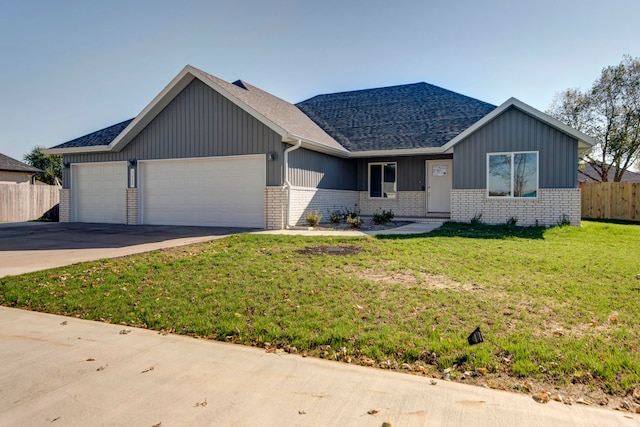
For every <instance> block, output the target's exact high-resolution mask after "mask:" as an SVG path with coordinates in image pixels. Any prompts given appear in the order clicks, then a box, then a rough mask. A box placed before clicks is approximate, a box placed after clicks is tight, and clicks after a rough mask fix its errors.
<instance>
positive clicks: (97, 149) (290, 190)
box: [46, 66, 596, 229]
mask: <svg viewBox="0 0 640 427" xmlns="http://www.w3.org/2000/svg"><path fill="white" fill-rule="evenodd" d="M595 142H596V141H594V140H593V139H591V138H590V137H588V136H586V135H584V134H582V133H580V132H578V131H576V130H574V129H571V128H569V127H568V126H566V125H564V124H562V123H560V122H558V121H557V120H555V119H553V118H551V117H549V116H547V115H546V114H544V113H541V112H540V111H537V110H535V109H534V108H532V107H530V106H528V105H526V104H524V103H522V102H520V101H518V100H517V99H514V98H511V99H509V100H507V101H506V102H505V103H503V104H502V105H500V106H494V105H491V104H487V103H485V102H482V101H479V100H476V99H473V98H469V97H467V96H464V95H461V94H458V93H455V92H452V91H449V90H446V89H442V88H439V87H436V86H433V85H429V84H426V83H417V84H410V85H401V86H393V87H386V88H379V89H369V90H358V91H353V92H344V93H336V94H328V95H320V96H316V97H314V98H311V99H309V100H306V101H304V102H301V103H299V104H297V105H293V104H290V103H288V102H286V101H284V100H282V99H280V98H277V97H276V96H274V95H271V94H269V93H267V92H265V91H263V90H261V89H258V88H257V87H255V86H252V85H250V84H249V83H247V82H244V81H241V80H238V81H236V82H233V83H228V82H226V81H224V80H222V79H219V78H217V77H215V76H212V75H210V74H207V73H205V72H203V71H201V70H199V69H197V68H194V67H191V66H186V67H185V68H184V69H183V70H182V71H181V72H180V73H179V74H178V75H177V76H176V77H175V78H174V79H173V80H172V81H171V82H170V83H169V84H168V85H167V86H166V87H165V88H164V89H163V90H162V91H161V92H160V93H159V94H158V95H157V96H156V97H155V98H154V99H153V100H152V101H151V103H149V105H147V106H146V107H145V108H144V109H143V110H142V112H140V114H138V115H137V116H136V117H135V118H133V119H131V120H127V121H124V122H121V123H118V124H115V125H113V126H110V127H108V128H105V129H102V130H99V131H97V132H93V133H91V134H89V135H85V136H82V137H80V138H77V139H74V140H72V141H68V142H65V143H63V144H60V145H57V146H55V147H53V148H51V149H48V150H46V152H47V153H50V154H62V155H63V164H64V169H63V189H62V190H61V194H60V220H61V221H73V222H76V221H77V222H107V223H126V224H169V225H171V224H174V225H207V226H242V227H255V228H267V229H281V228H285V227H287V226H288V225H295V224H298V223H302V222H303V217H304V212H305V211H307V210H310V209H313V210H316V209H317V210H319V211H320V212H322V213H324V214H325V218H326V217H328V215H327V214H326V213H328V212H330V211H333V210H336V209H340V208H341V207H349V208H353V207H357V208H358V209H359V210H360V211H361V214H362V215H371V214H373V213H375V212H376V211H380V210H383V209H384V210H389V209H391V210H393V212H394V213H395V215H396V216H411V217H418V218H426V217H429V216H437V217H441V218H442V217H445V218H451V219H452V220H454V221H469V220H471V219H472V218H478V217H481V218H482V220H483V221H485V222H488V223H503V222H506V221H507V220H509V219H512V218H517V220H518V224H520V225H529V224H545V225H551V224H556V223H558V222H559V221H562V220H567V219H568V220H569V221H570V222H571V224H573V225H578V224H579V223H580V190H579V189H578V188H577V185H578V179H577V166H578V155H579V153H580V152H581V151H583V150H588V149H590V148H591V146H592V145H594V144H595Z"/></svg>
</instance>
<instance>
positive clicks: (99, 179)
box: [72, 162, 127, 224]
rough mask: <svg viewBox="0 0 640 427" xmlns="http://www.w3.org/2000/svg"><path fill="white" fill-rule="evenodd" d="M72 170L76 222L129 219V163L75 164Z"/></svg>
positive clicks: (104, 221)
mask: <svg viewBox="0 0 640 427" xmlns="http://www.w3.org/2000/svg"><path fill="white" fill-rule="evenodd" d="M72 173H73V184H72V186H73V188H74V205H75V221H77V222H102V223H112V224H124V223H125V222H126V188H127V166H126V163H124V162H119V163H93V164H87V165H82V164H80V165H73V172H72Z"/></svg>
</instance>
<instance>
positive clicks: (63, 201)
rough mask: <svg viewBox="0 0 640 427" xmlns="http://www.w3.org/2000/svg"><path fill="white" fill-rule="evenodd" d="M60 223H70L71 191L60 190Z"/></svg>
mask: <svg viewBox="0 0 640 427" xmlns="http://www.w3.org/2000/svg"><path fill="white" fill-rule="evenodd" d="M59 212H60V219H59V220H58V221H60V222H71V190H70V189H68V188H63V189H60V211H59Z"/></svg>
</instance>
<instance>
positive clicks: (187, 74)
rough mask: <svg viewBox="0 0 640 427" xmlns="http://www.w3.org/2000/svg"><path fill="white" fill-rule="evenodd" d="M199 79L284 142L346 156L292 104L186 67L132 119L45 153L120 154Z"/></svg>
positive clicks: (343, 151) (188, 66)
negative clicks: (112, 152)
mask: <svg viewBox="0 0 640 427" xmlns="http://www.w3.org/2000/svg"><path fill="white" fill-rule="evenodd" d="M194 79H199V80H200V81H202V82H203V83H204V84H206V85H207V86H209V87H210V88H211V89H213V90H215V91H216V92H218V93H220V94H221V95H222V96H224V97H225V98H227V99H229V100H230V101H231V102H233V103H234V104H236V105H238V106H239V107H240V108H242V109H243V110H245V111H247V112H248V113H249V114H251V115H252V116H254V117H255V118H256V119H258V120H259V121H260V122H262V123H263V124H265V125H266V126H267V127H269V128H270V129H272V130H273V131H275V132H276V133H278V134H279V135H280V136H281V137H282V138H283V140H284V141H290V142H291V141H294V140H298V139H299V140H302V141H303V142H304V143H305V144H306V145H307V146H310V147H313V148H314V149H316V150H318V151H324V152H328V153H331V154H337V155H342V156H346V155H347V154H348V151H347V150H345V149H344V147H342V146H341V145H340V144H338V143H337V142H336V141H335V140H334V139H333V138H331V137H330V136H329V135H327V134H326V132H324V131H323V130H322V129H320V128H319V127H318V126H317V125H316V124H315V123H313V122H312V121H311V120H310V119H309V117H307V116H306V115H305V114H304V113H302V112H301V111H300V110H299V109H298V108H297V107H295V106H294V105H292V104H290V103H288V102H286V101H284V100H282V99H280V98H278V97H276V96H273V95H271V94H269V93H267V92H265V91H263V90H261V89H258V88H257V87H255V86H251V85H250V84H248V83H246V82H243V81H240V80H238V81H236V82H234V83H228V82H226V81H224V80H222V79H220V78H218V77H215V76H212V75H211V74H207V73H205V72H204V71H201V70H199V69H197V68H194V67H192V66H190V65H187V66H186V67H185V68H184V69H183V70H182V71H181V72H180V73H179V74H178V75H177V76H176V77H175V78H174V79H173V80H172V81H171V82H170V83H169V84H168V85H167V86H166V87H165V88H164V89H163V90H162V91H161V92H160V93H159V94H158V95H157V96H156V97H155V98H154V99H153V100H152V101H151V102H150V103H149V104H148V105H147V106H146V107H145V108H144V109H143V110H142V111H141V112H140V114H138V115H137V116H136V117H135V118H134V119H132V120H127V121H125V122H122V123H119V124H117V125H113V126H110V127H108V128H105V129H102V130H100V131H97V132H94V133H91V134H88V135H85V136H83V137H80V138H76V139H74V140H72V141H69V142H65V143H63V144H60V145H57V146H55V147H53V148H50V149H49V150H47V152H48V153H51V154H57V153H60V154H62V153H73V152H87V151H105V152H106V151H120V150H121V149H122V148H124V147H125V146H126V145H127V144H129V143H130V142H131V141H132V140H133V139H134V138H135V137H136V136H137V135H138V134H139V133H140V132H141V131H142V130H143V129H144V128H145V127H146V126H147V125H148V124H149V123H151V121H152V120H153V119H154V118H155V117H156V116H157V115H158V114H159V113H160V112H161V111H162V110H163V109H164V108H165V107H166V106H167V105H169V103H170V102H171V101H172V100H173V99H174V98H175V97H176V96H178V94H179V93H180V92H181V91H182V90H184V88H186V87H187V86H188V85H189V84H190V83H191V82H192V81H193V80H194Z"/></svg>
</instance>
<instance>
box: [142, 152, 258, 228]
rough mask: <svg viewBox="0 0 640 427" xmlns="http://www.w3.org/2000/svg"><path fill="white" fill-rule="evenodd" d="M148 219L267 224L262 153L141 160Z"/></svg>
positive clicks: (150, 221)
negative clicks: (260, 154) (257, 155)
mask: <svg viewBox="0 0 640 427" xmlns="http://www.w3.org/2000/svg"><path fill="white" fill-rule="evenodd" d="M140 184H141V195H142V196H141V197H142V202H141V205H142V217H143V223H145V224H174V225H208V226H237V227H259V228H262V227H263V226H264V186H265V159H264V157H262V156H260V157H253V156H247V157H234V158H208V159H188V160H170V161H153V162H141V182H140Z"/></svg>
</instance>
